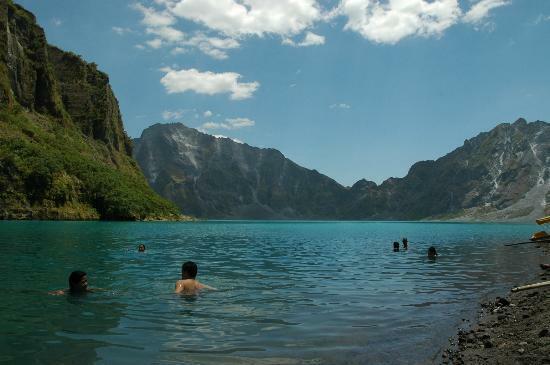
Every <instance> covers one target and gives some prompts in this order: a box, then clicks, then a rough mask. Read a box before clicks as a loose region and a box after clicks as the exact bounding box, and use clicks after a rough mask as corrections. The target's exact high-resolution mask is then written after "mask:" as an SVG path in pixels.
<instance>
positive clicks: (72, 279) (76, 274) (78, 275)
mask: <svg viewBox="0 0 550 365" xmlns="http://www.w3.org/2000/svg"><path fill="white" fill-rule="evenodd" d="M86 275H87V274H86V273H85V272H84V271H78V270H77V271H73V272H72V273H71V275H69V288H71V289H72V288H74V287H75V286H76V285H78V283H79V282H80V279H82V277H83V276H86Z"/></svg>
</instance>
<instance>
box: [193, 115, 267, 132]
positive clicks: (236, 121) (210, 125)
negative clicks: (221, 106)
mask: <svg viewBox="0 0 550 365" xmlns="http://www.w3.org/2000/svg"><path fill="white" fill-rule="evenodd" d="M255 125H256V122H254V121H253V120H250V119H248V118H227V119H226V120H225V122H222V123H215V122H206V123H204V124H203V125H202V126H201V128H203V129H227V130H230V129H241V128H246V127H253V126H255Z"/></svg>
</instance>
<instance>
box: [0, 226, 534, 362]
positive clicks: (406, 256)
mask: <svg viewBox="0 0 550 365" xmlns="http://www.w3.org/2000/svg"><path fill="white" fill-rule="evenodd" d="M534 230H536V227H535V226H534V225H510V224H506V225H502V224H446V223H372V222H200V223H111V222H0V299H1V300H0V362H6V363H18V364H20V363H37V364H38V363H40V364H49V363H51V364H60V363H65V364H71V363H78V364H80V365H82V364H91V363H100V364H117V363H132V364H151V363H154V364H369V363H372V364H379V363H391V364H416V363H419V364H420V363H421V364H424V363H431V362H433V361H436V359H437V356H438V355H439V354H440V350H441V347H443V346H445V345H446V344H447V343H448V341H447V338H448V337H449V336H451V335H453V334H454V333H455V332H456V328H457V326H458V325H460V323H461V319H462V318H470V317H472V316H473V314H475V312H476V310H477V307H478V300H479V299H481V298H483V297H484V296H486V295H495V294H504V293H506V292H507V290H508V289H509V288H510V287H511V286H513V285H516V284H521V283H525V282H526V281H528V280H529V279H531V278H530V277H529V276H528V275H529V274H528V273H529V272H530V271H531V270H532V267H533V265H538V264H539V263H541V262H542V261H543V259H542V257H541V252H540V250H537V249H536V248H535V247H534V245H522V246H516V247H504V246H503V243H505V242H514V241H523V240H525V239H526V238H528V237H529V236H530V235H531V233H532V232H533V231H534ZM401 236H407V237H408V238H409V240H410V241H411V243H410V244H409V250H408V251H407V252H403V251H402V252H398V253H394V252H392V248H391V243H392V242H393V241H394V240H398V239H399V238H400V237H401ZM139 243H144V244H145V245H146V246H147V251H146V252H145V253H138V252H137V245H138V244H139ZM430 245H434V246H436V248H437V249H438V253H439V254H440V256H439V257H438V258H437V260H435V261H430V260H428V259H427V258H426V257H425V254H426V251H427V248H428V247H429V246H430ZM186 260H194V261H196V262H197V263H198V265H199V276H198V278H199V279H200V280H201V281H203V282H204V283H206V284H209V285H212V286H214V287H217V288H218V289H219V290H218V291H216V292H204V293H202V294H200V295H198V296H195V297H186V296H180V295H177V294H173V293H172V291H173V287H174V283H175V281H176V280H177V279H178V278H179V275H180V267H181V264H182V262H184V261H186ZM76 269H80V270H84V271H87V272H88V276H89V282H90V286H91V287H101V288H104V289H105V290H104V291H101V292H97V293H92V294H88V295H86V296H82V297H72V296H51V295H48V294H47V292H48V291H49V290H54V289H61V288H65V287H66V278H67V275H68V273H70V272H71V271H72V270H76Z"/></svg>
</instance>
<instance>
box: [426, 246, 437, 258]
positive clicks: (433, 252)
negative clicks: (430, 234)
mask: <svg viewBox="0 0 550 365" xmlns="http://www.w3.org/2000/svg"><path fill="white" fill-rule="evenodd" d="M436 257H437V251H436V250H435V247H434V246H431V247H430V248H428V258H430V259H435V258H436Z"/></svg>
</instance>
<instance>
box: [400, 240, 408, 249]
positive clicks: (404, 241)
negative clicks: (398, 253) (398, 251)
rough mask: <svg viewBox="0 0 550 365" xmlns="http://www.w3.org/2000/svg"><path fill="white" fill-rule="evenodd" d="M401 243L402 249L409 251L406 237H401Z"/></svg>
mask: <svg viewBox="0 0 550 365" xmlns="http://www.w3.org/2000/svg"><path fill="white" fill-rule="evenodd" d="M401 241H402V242H403V249H404V250H408V249H409V240H408V239H407V237H403V239H402V240H401Z"/></svg>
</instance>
